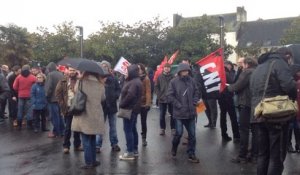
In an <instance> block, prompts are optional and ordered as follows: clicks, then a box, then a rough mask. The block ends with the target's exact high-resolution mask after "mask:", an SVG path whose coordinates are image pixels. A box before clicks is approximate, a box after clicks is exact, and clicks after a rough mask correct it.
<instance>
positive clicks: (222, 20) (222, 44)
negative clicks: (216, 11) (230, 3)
mask: <svg viewBox="0 0 300 175" xmlns="http://www.w3.org/2000/svg"><path fill="white" fill-rule="evenodd" d="M219 19H220V46H221V48H223V49H224V17H223V16H219Z"/></svg>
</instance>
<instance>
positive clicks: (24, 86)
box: [13, 66, 36, 98]
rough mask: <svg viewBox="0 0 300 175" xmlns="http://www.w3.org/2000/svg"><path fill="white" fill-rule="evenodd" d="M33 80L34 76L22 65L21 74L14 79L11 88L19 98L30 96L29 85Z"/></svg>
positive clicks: (34, 79)
mask: <svg viewBox="0 0 300 175" xmlns="http://www.w3.org/2000/svg"><path fill="white" fill-rule="evenodd" d="M35 82H36V77H35V76H34V75H32V74H31V73H30V71H29V69H28V68H27V67H25V66H23V67H22V71H21V74H20V75H18V76H17V78H16V79H15V81H14V84H13V89H14V90H15V91H16V92H17V94H18V97H19V98H30V91H31V87H32V85H33V84H34V83H35Z"/></svg>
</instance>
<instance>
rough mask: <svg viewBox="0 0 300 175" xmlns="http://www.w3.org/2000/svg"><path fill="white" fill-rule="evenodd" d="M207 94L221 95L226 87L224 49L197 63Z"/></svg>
mask: <svg viewBox="0 0 300 175" xmlns="http://www.w3.org/2000/svg"><path fill="white" fill-rule="evenodd" d="M197 64H198V65H199V69H200V74H201V76H202V79H203V84H204V87H205V90H206V93H207V94H219V93H220V92H222V91H223V90H224V89H225V87H226V74H225V68H224V61H223V49H222V48H220V49H218V50H216V51H214V52H212V53H211V54H209V55H207V56H206V57H204V58H202V59H201V60H199V61H198V62H197Z"/></svg>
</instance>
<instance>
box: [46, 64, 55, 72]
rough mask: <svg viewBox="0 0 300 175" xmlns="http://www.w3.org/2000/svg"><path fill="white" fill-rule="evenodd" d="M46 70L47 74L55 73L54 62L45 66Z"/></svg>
mask: <svg viewBox="0 0 300 175" xmlns="http://www.w3.org/2000/svg"><path fill="white" fill-rule="evenodd" d="M47 70H48V72H53V71H56V64H55V63H54V62H50V63H49V64H48V65H47Z"/></svg>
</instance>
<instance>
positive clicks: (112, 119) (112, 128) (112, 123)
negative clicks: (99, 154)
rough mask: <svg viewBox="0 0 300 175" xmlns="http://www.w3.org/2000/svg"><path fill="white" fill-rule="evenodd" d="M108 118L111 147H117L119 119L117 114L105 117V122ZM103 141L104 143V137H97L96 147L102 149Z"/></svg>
mask: <svg viewBox="0 0 300 175" xmlns="http://www.w3.org/2000/svg"><path fill="white" fill-rule="evenodd" d="M107 118H108V122H109V140H110V144H111V146H114V145H117V144H118V142H119V141H118V135H117V127H116V123H117V117H116V114H108V115H105V116H104V120H105V121H106V119H107ZM102 141H103V136H102V135H96V147H97V148H101V147H102Z"/></svg>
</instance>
